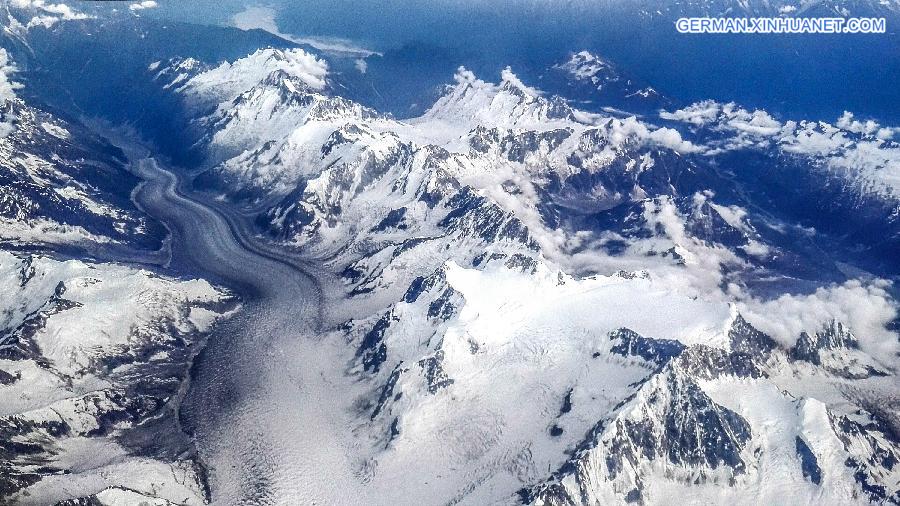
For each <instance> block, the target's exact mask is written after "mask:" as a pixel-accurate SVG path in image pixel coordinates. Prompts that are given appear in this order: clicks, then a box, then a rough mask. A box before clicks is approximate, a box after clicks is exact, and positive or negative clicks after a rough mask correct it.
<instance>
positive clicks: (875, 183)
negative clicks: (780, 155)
mask: <svg viewBox="0 0 900 506" xmlns="http://www.w3.org/2000/svg"><path fill="white" fill-rule="evenodd" d="M660 117H662V118H663V119H667V120H672V121H680V122H684V123H688V124H690V125H693V126H695V127H698V128H708V129H710V130H712V131H714V132H720V133H725V134H727V137H725V138H724V139H717V140H714V141H712V142H710V143H708V144H706V145H705V146H702V148H701V149H703V150H704V151H705V152H706V154H708V155H716V154H719V153H721V152H723V151H734V150H740V149H754V148H759V149H768V148H773V147H774V148H775V149H780V150H781V151H782V152H784V153H786V154H791V155H796V156H805V157H808V158H810V159H811V160H812V161H813V162H814V163H817V164H819V165H821V166H822V167H825V168H827V169H829V170H832V171H833V172H834V173H835V174H836V175H838V176H840V177H843V178H846V179H848V180H851V181H856V182H857V183H859V186H860V188H861V189H862V190H863V191H865V192H875V193H877V194H879V195H882V196H894V197H897V193H898V191H900V146H898V145H897V144H896V143H894V142H891V141H890V139H892V138H893V137H894V135H895V133H897V132H900V128H897V127H885V126H882V125H880V124H879V123H878V122H876V121H874V120H866V121H860V120H857V119H856V118H855V117H854V115H853V114H852V113H850V112H844V114H843V115H841V117H840V118H838V119H837V121H836V122H835V123H834V124H831V123H826V122H822V121H818V122H817V121H800V122H797V121H785V122H784V123H782V122H780V121H778V120H776V119H775V118H773V117H772V116H771V115H770V114H769V113H768V112H766V111H763V110H755V111H753V112H750V111H748V110H746V109H743V108H741V107H738V106H737V105H735V104H734V103H728V104H721V103H718V102H715V101H712V100H707V101H703V102H698V103H695V104H693V105H691V106H688V107H685V108H684V109H680V110H677V111H673V112H668V111H662V112H660Z"/></svg>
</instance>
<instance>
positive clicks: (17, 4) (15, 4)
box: [9, 0, 90, 28]
mask: <svg viewBox="0 0 900 506" xmlns="http://www.w3.org/2000/svg"><path fill="white" fill-rule="evenodd" d="M9 5H10V7H12V8H13V9H16V10H19V11H25V12H27V13H30V14H32V18H31V19H30V20H29V21H28V23H27V25H26V27H27V28H33V27H35V26H43V27H46V28H50V27H52V26H53V25H55V24H56V23H58V22H60V21H74V20H81V19H89V18H90V16H88V15H87V14H85V13H83V12H80V11H77V10H75V9H73V8H71V7H69V6H68V5H66V4H64V3H47V2H46V1H45V0H11V1H10V3H9Z"/></svg>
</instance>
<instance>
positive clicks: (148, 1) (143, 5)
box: [128, 0, 159, 11]
mask: <svg viewBox="0 0 900 506" xmlns="http://www.w3.org/2000/svg"><path fill="white" fill-rule="evenodd" d="M158 6H159V4H157V3H156V2H155V1H153V0H144V1H143V2H138V3H133V4H131V5H129V6H128V8H129V9H131V10H132V11H142V10H144V9H155V8H156V7H158Z"/></svg>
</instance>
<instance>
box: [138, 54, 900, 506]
mask: <svg viewBox="0 0 900 506" xmlns="http://www.w3.org/2000/svg"><path fill="white" fill-rule="evenodd" d="M285 60H289V61H290V62H291V63H285ZM181 64H182V63H180V62H178V61H175V62H171V64H170V65H168V66H167V65H166V64H160V65H159V66H154V68H153V69H151V71H152V73H153V74H154V75H155V76H156V79H157V81H158V82H159V84H160V86H163V87H165V86H169V87H170V88H172V89H174V90H175V91H174V92H175V93H177V94H178V95H179V96H180V97H182V99H183V100H184V101H185V108H186V109H187V110H192V111H195V117H194V118H193V125H194V126H195V127H196V129H197V134H196V138H197V139H198V141H199V144H198V146H199V147H200V149H205V150H206V154H207V166H208V170H207V172H206V174H204V175H203V176H202V177H201V179H200V181H202V184H203V185H212V186H213V187H214V188H215V191H216V193H217V194H219V196H220V197H222V198H225V199H228V200H230V201H232V202H233V203H235V204H237V205H241V206H244V208H245V209H246V210H247V212H254V213H257V223H258V224H259V225H260V226H261V228H262V229H263V230H265V231H266V232H268V234H270V235H271V237H273V238H274V239H275V240H278V241H281V242H282V244H283V245H284V246H285V247H295V248H299V249H300V250H301V251H303V252H304V253H305V254H306V255H309V256H310V257H313V258H316V259H317V260H318V261H320V262H323V263H324V264H325V265H327V266H328V267H329V268H330V269H332V270H334V271H335V272H339V273H341V276H342V278H343V282H344V286H343V288H342V294H341V298H342V300H341V302H340V303H339V304H337V303H335V304H333V308H332V309H331V310H330V313H331V314H330V315H329V319H330V320H331V321H332V323H333V324H334V325H335V328H334V330H333V331H332V336H333V337H334V338H335V339H345V340H346V341H347V342H348V343H349V345H350V346H352V347H354V348H355V349H356V352H355V359H354V360H352V361H351V363H350V364H349V366H348V372H349V373H350V374H352V375H355V376H358V378H359V381H361V382H364V383H365V384H367V385H369V393H368V394H366V395H364V396H363V397H362V398H360V399H356V400H355V401H354V402H353V405H354V406H355V407H356V408H357V409H358V410H359V412H360V419H359V424H358V426H356V427H355V428H354V436H355V437H356V438H357V440H358V441H360V444H359V445H358V447H357V448H355V450H354V451H355V452H356V453H355V455H354V458H355V459H356V460H358V461H359V462H360V464H359V470H358V471H357V474H358V475H359V476H358V477H357V478H356V479H359V480H361V481H362V483H363V484H364V488H365V489H366V490H369V491H371V492H372V497H377V498H379V500H380V501H383V502H384V503H397V502H415V503H421V502H440V503H446V502H451V503H467V504H485V503H494V502H504V501H512V500H521V501H524V502H529V503H535V504H606V503H627V502H643V503H665V502H671V501H672V500H675V498H676V497H677V498H678V500H681V501H684V500H686V499H685V498H692V499H690V500H688V502H690V501H693V502H695V503H698V504H699V503H708V502H717V503H718V502H726V501H728V502H737V503H740V504H749V503H758V502H760V501H779V500H780V501H785V500H787V501H789V502H827V503H867V502H868V501H876V502H897V501H898V500H900V495H898V494H900V481H898V476H897V474H896V471H895V464H894V462H895V461H896V458H897V456H898V452H900V446H898V445H900V440H898V438H897V436H896V398H895V393H896V387H897V380H896V375H895V372H896V366H897V362H896V357H897V349H896V348H897V337H896V334H895V333H894V332H893V331H892V330H890V328H889V326H890V325H892V323H891V322H892V321H894V320H895V319H896V316H897V314H896V303H895V302H894V298H893V295H892V286H891V284H890V282H889V281H885V280H882V279H878V277H877V276H875V275H871V274H865V275H860V271H854V270H853V269H848V264H847V263H846V262H848V261H851V259H852V258H854V255H853V254H852V253H849V252H846V251H844V250H843V249H841V248H843V247H844V246H841V244H843V243H841V240H842V239H841V237H840V232H841V230H843V227H844V224H835V225H831V224H829V223H828V221H827V220H826V219H822V220H820V221H817V222H815V227H816V228H815V229H813V228H812V227H804V226H802V225H801V224H797V221H798V220H797V219H796V216H797V215H796V214H794V213H795V210H794V209H793V208H792V207H791V206H790V205H788V203H786V202H782V201H779V200H777V199H774V198H772V197H771V194H772V193H777V192H779V191H784V192H788V191H789V190H790V191H791V192H792V193H790V194H791V195H793V194H796V193H804V198H807V199H823V198H831V199H844V200H846V201H848V202H866V206H868V207H866V209H874V211H873V212H872V216H877V215H878V214H877V213H879V212H881V213H884V212H887V213H888V214H890V210H891V209H896V201H895V199H894V196H893V193H892V192H890V191H884V188H886V187H887V186H889V185H890V174H891V170H892V164H893V162H892V160H893V153H894V151H893V150H894V149H895V146H894V144H893V143H892V141H890V140H889V138H890V136H891V135H892V132H893V130H892V129H891V128H889V127H882V126H878V125H874V124H867V123H864V122H862V123H861V122H858V121H854V120H853V118H851V117H850V116H846V117H844V118H841V119H840V120H839V121H838V122H837V126H833V125H827V126H826V125H819V126H817V125H814V124H810V123H799V122H780V121H777V120H775V119H774V118H772V117H771V116H768V115H767V114H766V113H763V112H756V113H749V112H746V111H743V112H742V110H740V109H739V108H737V107H736V106H733V105H728V106H722V105H720V104H702V105H695V106H691V107H689V108H686V109H680V110H676V111H675V112H663V113H662V114H661V115H660V116H656V117H649V118H648V117H642V118H638V117H635V116H631V115H628V114H627V113H624V112H623V111H619V110H609V111H605V112H604V110H603V108H602V107H597V108H593V107H592V110H594V111H601V112H585V111H583V110H580V109H578V108H577V106H576V107H573V106H572V105H570V104H569V102H568V101H567V100H565V99H563V98H561V97H556V96H548V95H547V94H545V93H543V92H541V91H540V90H539V89H537V88H535V87H533V86H529V85H527V84H525V83H523V82H522V80H521V79H520V78H519V77H517V76H516V74H515V73H514V71H513V70H512V69H509V68H507V69H506V70H504V71H503V72H502V73H501V75H500V76H499V77H500V79H499V82H497V83H492V82H489V81H486V80H483V79H479V78H478V77H476V76H475V75H474V74H473V73H472V72H470V71H469V70H466V69H462V68H461V69H459V71H458V72H457V74H456V76H455V77H454V82H453V83H452V84H450V85H448V87H447V89H446V90H445V92H444V93H443V95H442V96H441V97H440V98H439V99H438V100H437V101H436V102H435V104H434V105H433V106H432V107H431V108H430V109H428V110H427V111H426V112H425V113H424V114H423V115H421V116H419V117H415V118H407V119H396V118H393V117H390V116H384V115H380V114H378V113H377V112H375V111H372V110H369V109H366V108H365V107H363V106H361V105H359V104H355V103H353V102H351V101H349V100H347V99H344V98H342V97H341V96H340V95H339V94H338V92H339V88H337V87H333V86H330V85H329V82H330V80H331V76H330V75H329V74H328V66H327V62H326V61H324V60H318V59H316V58H313V57H311V56H310V55H307V54H304V53H303V52H302V51H300V50H295V51H293V52H281V51H277V50H260V51H257V52H256V53H254V54H251V55H249V56H247V57H246V58H242V59H238V60H236V61H233V62H230V63H224V64H220V65H219V66H215V65H210V66H209V68H210V69H211V70H205V71H203V70H198V71H196V72H193V73H191V74H189V75H187V76H184V77H181V76H180V75H179V77H177V78H174V79H173V77H172V76H175V75H178V73H177V72H174V71H171V70H169V69H171V68H173V67H172V65H175V66H177V65H181ZM602 65H603V60H602V59H601V58H598V57H595V56H593V55H590V54H588V53H581V52H579V53H575V56H574V57H573V59H572V60H569V61H567V62H562V63H560V64H559V65H558V66H557V67H556V69H557V70H560V69H562V70H565V71H566V72H568V74H570V78H571V79H573V80H574V81H573V82H576V83H580V82H590V86H595V87H596V88H600V89H599V90H598V91H597V95H596V97H597V100H598V104H602V101H603V100H605V98H604V93H606V91H604V88H603V86H604V85H605V84H608V83H606V82H605V81H604V80H605V79H606V77H605V76H607V74H604V73H603V72H604V69H605V67H603V66H602ZM227 75H239V76H240V79H239V80H238V79H228V78H224V77H222V76H227ZM609 75H612V74H609ZM595 77H596V81H595V80H594V79H593V78H595ZM219 79H221V82H219ZM176 81H177V85H172V84H171V83H173V82H176ZM613 82H615V81H613ZM616 86H619V85H618V84H617V85H616ZM613 89H615V90H619V92H621V91H627V90H629V89H628V88H621V87H620V88H615V87H614V88H613ZM223 90H227V92H225V91H223ZM620 98H621V97H620ZM622 103H626V102H624V101H620V102H618V103H617V104H622ZM658 103H664V102H658ZM618 107H620V106H619V105H616V106H615V109H618ZM706 109H711V110H712V109H715V110H714V111H712V112H710V113H709V114H706V113H704V111H705V110H706ZM707 116H708V117H707ZM697 118H700V119H697ZM776 134H777V135H778V137H777V138H776V139H775V140H773V139H772V136H775V135H776ZM889 134H890V135H889ZM820 137H822V141H823V142H819V139H820ZM824 141H828V142H830V144H828V146H830V147H828V146H825V145H824ZM801 147H802V148H801ZM748 151H749V152H752V153H762V158H761V160H762V161H761V162H759V165H762V164H763V163H764V162H765V161H767V160H776V161H779V162H784V165H783V166H784V167H785V169H784V170H790V171H792V172H791V175H790V176H789V177H786V178H785V182H782V183H781V184H782V187H774V188H771V189H768V190H766V191H761V190H759V189H758V188H756V189H754V185H758V181H757V177H758V172H757V171H758V166H756V165H753V164H749V163H746V164H742V165H736V164H735V163H736V162H735V160H737V159H738V156H737V155H734V153H737V152H741V153H744V154H745V153H747V152H748ZM744 156H746V155H744ZM870 159H871V160H874V161H873V162H872V164H871V165H867V164H863V163H862V162H864V161H865V162H866V163H868V161H869V160H870ZM786 160H790V163H787V162H786ZM823 167H824V168H827V169H828V170H829V174H830V175H831V177H833V178H834V179H830V180H827V181H833V182H834V183H829V182H827V181H826V182H824V183H823V184H822V185H810V186H806V187H802V188H788V187H789V186H790V185H791V182H792V181H795V180H798V179H799V180H804V181H805V180H807V179H814V178H815V177H818V176H819V175H821V174H822V172H821V171H822V170H823ZM745 168H746V170H742V169H745ZM878 181H881V182H882V183H881V184H876V182H878ZM835 184H837V186H835ZM786 194H787V193H786ZM785 200H789V199H785ZM872 206H874V207H872ZM836 207H837V208H838V211H840V209H841V208H842V206H841V205H838V206H836ZM856 209H859V207H858V206H857V207H856ZM894 214H896V212H895V211H894ZM840 216H844V217H847V216H849V215H846V214H841V215H840ZM880 216H881V218H882V219H881V221H880V226H881V227H883V230H885V231H887V232H889V233H893V234H896V233H897V229H896V223H895V222H894V221H892V219H891V218H890V217H889V216H886V215H885V214H881V215H880ZM866 219H867V218H866V216H863V217H862V218H861V220H862V221H861V222H860V223H866V224H867V225H866V226H868V223H869V222H866V221H865V220H866ZM873 220H874V218H873ZM880 239H881V238H878V239H875V240H872V239H871V238H870V241H872V242H874V243H877V242H878V241H879V240H880ZM835 245H838V246H837V247H835ZM825 246H828V247H833V248H834V250H833V251H831V252H830V253H829V254H827V255H826V254H823V249H822V248H823V247H825ZM857 246H859V247H862V248H863V249H865V248H867V247H868V248H871V249H870V250H867V251H869V252H870V254H871V252H872V251H877V247H878V244H858V245H857ZM884 262H887V263H884ZM884 262H882V263H881V264H880V265H881V267H882V268H883V269H885V270H883V271H880V272H889V273H890V272H896V271H895V270H893V269H895V268H896V265H895V262H893V261H891V260H887V259H885V260H884ZM418 480H423V481H427V486H426V487H424V488H415V489H411V488H410V487H398V486H397V484H398V483H401V482H409V481H418ZM786 498H787V499H786Z"/></svg>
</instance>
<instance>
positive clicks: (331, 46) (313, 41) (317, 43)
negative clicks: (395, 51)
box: [231, 7, 380, 73]
mask: <svg viewBox="0 0 900 506" xmlns="http://www.w3.org/2000/svg"><path fill="white" fill-rule="evenodd" d="M276 14H277V13H276V11H275V9H272V8H270V7H247V8H246V9H244V10H243V11H241V12H238V13H237V14H235V15H234V16H233V17H232V18H231V24H232V25H233V26H235V27H236V28H240V29H241V30H263V31H266V32H269V33H271V34H272V35H275V36H277V37H281V38H282V39H284V40H287V41H290V42H294V43H296V44H306V45H308V46H312V47H314V48H315V49H318V50H319V51H323V52H326V53H335V54H341V55H344V56H358V57H360V58H365V57H367V56H372V55H376V54H380V53H377V52H375V51H372V50H370V49H366V48H364V47H360V46H359V45H357V44H355V43H354V42H353V41H350V40H347V39H341V38H337V37H314V36H304V37H298V36H295V35H291V34H289V33H283V32H282V31H281V30H280V29H279V28H278V23H277V22H276V20H275V19H276ZM357 68H359V67H358V66H357ZM363 73H365V72H363Z"/></svg>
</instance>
